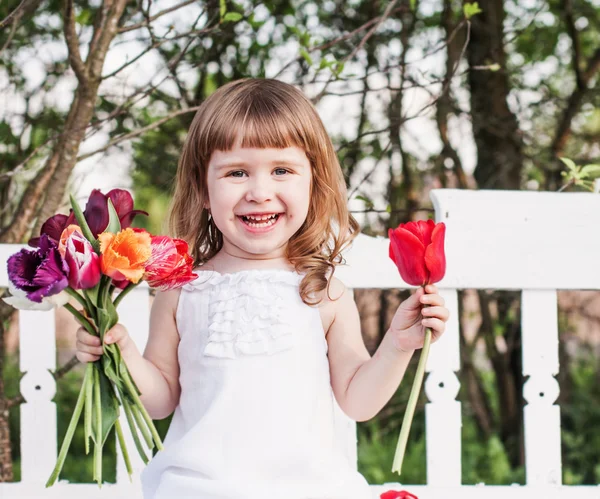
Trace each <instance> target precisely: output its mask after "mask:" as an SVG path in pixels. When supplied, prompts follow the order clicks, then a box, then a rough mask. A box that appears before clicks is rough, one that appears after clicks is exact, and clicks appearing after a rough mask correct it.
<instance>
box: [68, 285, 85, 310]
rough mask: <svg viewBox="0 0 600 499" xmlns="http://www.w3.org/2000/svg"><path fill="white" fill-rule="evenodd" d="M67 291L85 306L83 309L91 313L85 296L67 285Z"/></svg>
mask: <svg viewBox="0 0 600 499" xmlns="http://www.w3.org/2000/svg"><path fill="white" fill-rule="evenodd" d="M65 292H66V293H67V294H68V295H69V296H72V297H73V298H75V299H76V300H77V301H78V302H79V304H80V305H81V306H82V307H83V309H84V310H85V311H86V312H88V313H89V308H88V303H87V302H86V301H85V298H84V297H83V296H81V295H80V294H79V293H78V292H77V291H75V290H74V289H73V288H71V287H69V286H67V287H66V288H65Z"/></svg>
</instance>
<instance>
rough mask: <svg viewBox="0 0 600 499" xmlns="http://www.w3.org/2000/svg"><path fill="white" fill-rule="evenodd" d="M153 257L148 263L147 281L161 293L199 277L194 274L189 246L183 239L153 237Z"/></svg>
mask: <svg viewBox="0 0 600 499" xmlns="http://www.w3.org/2000/svg"><path fill="white" fill-rule="evenodd" d="M151 249H152V255H151V256H150V258H149V259H148V261H147V262H146V273H145V275H144V278H145V280H146V281H147V282H148V285H149V286H150V287H151V288H155V289H158V290H160V291H167V290H169V289H174V288H178V287H180V286H183V285H184V284H186V283H188V282H190V281H193V280H194V279H196V277H198V275H197V274H194V273H193V272H192V267H193V260H192V257H190V255H188V244H187V243H186V242H185V241H183V240H181V239H172V238H170V237H167V236H152V242H151Z"/></svg>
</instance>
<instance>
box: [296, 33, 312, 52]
mask: <svg viewBox="0 0 600 499" xmlns="http://www.w3.org/2000/svg"><path fill="white" fill-rule="evenodd" d="M298 41H299V42H300V45H302V46H303V47H306V48H310V34H309V33H308V31H305V32H304V33H302V34H301V35H300V39H299V40H298Z"/></svg>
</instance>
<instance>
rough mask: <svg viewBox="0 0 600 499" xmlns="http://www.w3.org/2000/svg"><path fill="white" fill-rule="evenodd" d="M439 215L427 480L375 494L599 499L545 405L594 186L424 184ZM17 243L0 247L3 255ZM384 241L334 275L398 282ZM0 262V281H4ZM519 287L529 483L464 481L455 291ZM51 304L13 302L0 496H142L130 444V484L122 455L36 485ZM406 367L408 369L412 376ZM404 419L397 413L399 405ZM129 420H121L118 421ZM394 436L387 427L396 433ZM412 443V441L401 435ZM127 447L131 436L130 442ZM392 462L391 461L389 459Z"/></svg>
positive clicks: (590, 275)
mask: <svg viewBox="0 0 600 499" xmlns="http://www.w3.org/2000/svg"><path fill="white" fill-rule="evenodd" d="M432 200H433V203H434V206H435V212H436V220H437V221H443V222H445V223H446V225H447V236H446V254H447V261H448V269H447V274H446V277H445V278H444V280H443V281H442V282H441V283H440V284H439V287H440V289H441V293H442V294H443V296H444V298H445V300H446V304H447V306H448V307H449V308H450V310H451V314H452V315H451V318H450V321H449V323H448V326H447V332H446V334H445V335H444V336H443V337H442V338H441V339H440V341H439V342H438V343H436V344H435V345H434V346H433V347H432V349H431V352H430V357H429V361H428V364H427V371H428V375H427V377H426V381H425V389H426V393H427V397H428V400H429V403H428V404H427V407H426V441H427V444H426V452H427V478H428V484H427V485H410V484H407V485H398V484H385V485H374V486H373V497H374V498H376V497H379V494H380V493H381V492H383V491H385V490H388V489H390V488H395V489H406V490H409V491H410V492H412V493H414V494H416V495H417V496H418V497H419V499H447V498H458V497H460V498H461V499H475V498H477V499H493V498H503V499H504V498H506V497H510V498H511V499H521V498H523V499H524V498H528V499H529V498H532V497H535V498H538V497H539V498H544V499H547V498H565V499H566V498H568V499H599V498H600V487H599V486H562V485H561V473H562V467H561V453H560V448H561V442H560V408H559V407H558V406H557V405H554V402H555V401H556V398H557V396H558V392H559V387H558V383H557V380H556V378H555V376H556V374H557V373H558V369H559V364H558V323H557V296H556V291H557V290H558V289H577V290H579V289H591V290H597V289H600V263H599V261H598V259H599V257H600V234H599V230H600V196H599V195H598V194H587V193H560V194H558V193H536V192H508V191H462V190H451V189H447V190H435V191H432ZM18 248H19V246H17V245H10V246H9V245H3V246H2V245H0V261H1V262H6V260H7V258H8V256H9V255H10V254H12V253H14V252H15V251H16V250H17V249H18ZM387 255H388V240H387V239H384V238H371V237H367V236H365V235H361V236H359V237H358V238H357V239H356V240H355V243H354V245H353V247H352V248H351V249H350V250H348V252H347V253H346V260H347V263H348V266H347V267H342V268H340V269H338V271H336V275H337V276H338V277H339V278H340V279H342V281H344V282H345V284H346V285H347V286H349V287H351V288H398V287H403V284H402V282H401V280H400V277H399V275H398V272H397V270H396V268H395V266H394V265H393V263H392V262H391V260H389V258H388V256H387ZM7 279H8V278H7V275H6V265H5V264H2V266H1V267H0V286H6V285H7V282H8V281H7ZM466 288H477V289H516V290H522V306H521V310H522V339H523V374H524V375H525V376H529V379H528V380H527V382H526V384H525V388H524V397H525V399H526V401H527V405H526V407H525V413H524V423H525V453H526V456H525V457H526V485H523V486H520V485H513V486H486V485H483V484H482V485H461V405H460V402H458V401H456V396H457V394H458V391H459V388H460V384H459V381H458V378H457V376H456V374H455V373H456V372H457V371H458V370H459V369H460V357H459V331H458V328H459V323H458V301H457V291H456V290H458V289H466ZM119 311H120V320H121V322H122V323H124V324H125V326H127V327H128V329H129V331H130V332H131V334H132V336H133V338H134V340H135V341H136V343H137V344H138V346H139V347H140V348H143V347H144V345H145V341H146V334H147V330H148V319H149V304H148V295H147V288H143V287H139V288H136V289H135V290H134V291H133V292H132V293H131V294H130V295H129V296H128V297H127V298H126V299H125V300H124V301H123V303H122V305H121V306H120V307H119ZM51 313H52V312H20V326H21V331H20V366H21V371H24V372H26V373H27V374H25V376H23V378H22V380H21V385H20V388H21V393H22V394H23V396H24V397H25V398H26V400H27V403H25V404H23V405H21V406H20V411H21V456H22V465H21V470H22V471H21V473H22V479H21V482H18V483H3V484H0V497H2V498H3V499H5V498H6V499H16V498H25V497H31V498H35V499H39V498H50V497H56V498H61V499H62V498H67V499H68V498H76V497H77V498H78V497H82V496H85V497H87V498H90V499H91V498H96V497H97V498H100V497H110V498H121V497H122V498H127V499H134V498H139V497H141V491H140V486H139V482H138V479H139V471H140V470H141V469H142V468H143V463H142V462H141V461H140V460H139V458H138V457H137V453H135V452H131V453H130V454H131V456H132V459H134V460H135V462H134V468H135V470H136V475H135V477H134V482H133V484H131V483H130V482H129V479H128V477H127V473H126V471H125V466H124V463H123V460H122V459H121V457H120V456H118V459H117V483H116V484H115V485H105V486H103V487H102V489H98V487H97V485H95V484H69V483H66V482H59V483H57V484H56V485H55V486H53V487H51V488H49V489H45V488H44V484H45V482H46V480H47V478H48V476H49V474H50V472H51V470H52V468H53V465H54V462H55V459H56V454H57V438H56V407H55V404H54V403H53V402H51V399H52V398H53V396H54V394H55V391H56V385H55V382H54V379H53V377H52V376H51V375H50V373H49V372H48V371H49V370H50V371H53V370H55V369H56V367H57V366H56V364H55V357H56V355H55V331H54V321H52V320H50V317H49V314H51ZM413 376H414V372H409V373H408V374H407V378H406V381H405V382H407V383H412V378H413ZM398 417H399V418H401V415H398ZM340 422H341V423H342V424H341V426H340V428H341V429H340V431H344V432H348V434H349V435H348V437H347V438H348V442H349V447H348V454H349V456H350V458H351V459H354V460H355V459H356V439H355V431H354V424H353V423H352V422H350V421H349V420H347V419H344V418H340ZM122 424H123V425H124V427H126V425H125V422H123V423H122ZM394 438H396V437H394ZM409 445H410V441H409ZM128 446H129V448H130V449H133V448H134V444H133V442H132V441H131V440H130V441H129V442H128ZM389 465H390V466H391V463H389Z"/></svg>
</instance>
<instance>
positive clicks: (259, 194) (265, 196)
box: [246, 175, 275, 203]
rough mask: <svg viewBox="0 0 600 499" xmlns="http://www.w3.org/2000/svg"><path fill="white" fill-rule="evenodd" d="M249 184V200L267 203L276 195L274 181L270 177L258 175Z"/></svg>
mask: <svg viewBox="0 0 600 499" xmlns="http://www.w3.org/2000/svg"><path fill="white" fill-rule="evenodd" d="M247 185H248V190H247V191H246V201H248V202H255V203H265V202H267V201H271V200H272V199H273V197H274V196H275V189H274V185H273V181H272V180H271V179H270V178H269V177H267V178H265V177H264V176H262V175H257V176H255V177H254V178H253V179H252V180H251V181H250V182H248V183H247Z"/></svg>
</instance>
